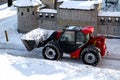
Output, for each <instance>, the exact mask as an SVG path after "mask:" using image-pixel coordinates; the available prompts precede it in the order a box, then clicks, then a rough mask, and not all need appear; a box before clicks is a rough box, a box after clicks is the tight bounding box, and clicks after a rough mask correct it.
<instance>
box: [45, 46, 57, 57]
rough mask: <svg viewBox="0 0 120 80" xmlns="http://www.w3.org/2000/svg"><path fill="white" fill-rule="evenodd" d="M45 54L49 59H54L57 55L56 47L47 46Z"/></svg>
mask: <svg viewBox="0 0 120 80" xmlns="http://www.w3.org/2000/svg"><path fill="white" fill-rule="evenodd" d="M45 55H46V57H47V58H49V59H54V58H55V56H56V52H55V50H54V49H52V48H50V47H47V48H46V51H45Z"/></svg>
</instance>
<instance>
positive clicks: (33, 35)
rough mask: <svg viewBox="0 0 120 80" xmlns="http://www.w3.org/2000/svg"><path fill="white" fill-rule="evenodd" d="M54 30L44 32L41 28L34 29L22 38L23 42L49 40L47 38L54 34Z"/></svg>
mask: <svg viewBox="0 0 120 80" xmlns="http://www.w3.org/2000/svg"><path fill="white" fill-rule="evenodd" d="M53 32H54V31H53V30H44V29H41V28H37V29H34V30H32V31H30V32H28V33H27V34H24V35H23V36H22V39H23V40H40V39H42V40H47V38H48V37H49V36H50V35H51V34H52V33H53Z"/></svg>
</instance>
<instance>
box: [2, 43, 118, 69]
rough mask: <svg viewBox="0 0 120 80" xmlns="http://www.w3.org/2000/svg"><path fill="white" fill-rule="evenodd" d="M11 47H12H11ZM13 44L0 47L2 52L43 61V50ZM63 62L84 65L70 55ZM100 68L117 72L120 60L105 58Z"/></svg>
mask: <svg viewBox="0 0 120 80" xmlns="http://www.w3.org/2000/svg"><path fill="white" fill-rule="evenodd" d="M10 46H11V47H10ZM15 46H16V45H13V44H10V45H9V44H2V43H1V46H0V52H5V53H7V54H10V55H13V56H21V57H28V58H36V59H43V56H42V48H38V49H35V50H33V51H30V52H29V51H27V50H26V49H25V48H22V47H20V46H17V47H15ZM60 61H62V62H67V63H75V64H83V63H82V62H81V61H80V59H71V58H69V56H68V55H64V57H63V58H62V59H61V60H60ZM97 67H99V68H110V69H115V70H120V60H119V59H115V58H108V57H104V58H102V59H101V61H100V63H99V64H98V65H97Z"/></svg>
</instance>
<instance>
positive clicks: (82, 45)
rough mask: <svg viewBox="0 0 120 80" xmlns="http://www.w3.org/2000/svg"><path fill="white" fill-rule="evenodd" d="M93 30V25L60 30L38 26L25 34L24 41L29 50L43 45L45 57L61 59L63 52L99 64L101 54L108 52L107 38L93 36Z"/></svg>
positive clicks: (88, 62)
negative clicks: (44, 28) (43, 28)
mask: <svg viewBox="0 0 120 80" xmlns="http://www.w3.org/2000/svg"><path fill="white" fill-rule="evenodd" d="M93 32H94V27H92V26H86V27H77V26H68V27H66V28H65V29H63V30H60V31H50V30H42V29H40V28H38V29H36V30H33V31H30V32H28V33H27V34H24V35H23V37H22V42H23V43H24V45H25V47H26V48H27V50H28V51H31V50H33V49H34V48H39V47H43V50H42V55H43V57H44V58H45V59H49V60H59V59H60V58H62V57H63V53H67V54H70V56H71V58H76V59H78V58H80V59H81V61H82V62H83V63H85V64H88V65H97V64H98V62H99V61H100V59H101V56H105V54H106V38H105V37H104V36H93V35H92V33H93ZM35 33H36V34H35ZM26 37H27V38H26ZM30 37H32V38H31V39H30Z"/></svg>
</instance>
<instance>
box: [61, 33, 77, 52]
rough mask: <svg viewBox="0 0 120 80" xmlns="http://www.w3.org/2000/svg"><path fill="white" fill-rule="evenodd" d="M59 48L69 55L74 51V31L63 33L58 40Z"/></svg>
mask: <svg viewBox="0 0 120 80" xmlns="http://www.w3.org/2000/svg"><path fill="white" fill-rule="evenodd" d="M59 46H60V48H61V49H62V51H63V52H66V53H70V52H72V51H74V50H75V48H76V44H75V31H65V32H64V33H63V35H62V36H61V38H60V39H59Z"/></svg>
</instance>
